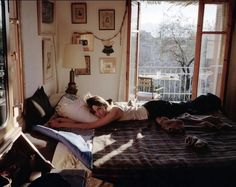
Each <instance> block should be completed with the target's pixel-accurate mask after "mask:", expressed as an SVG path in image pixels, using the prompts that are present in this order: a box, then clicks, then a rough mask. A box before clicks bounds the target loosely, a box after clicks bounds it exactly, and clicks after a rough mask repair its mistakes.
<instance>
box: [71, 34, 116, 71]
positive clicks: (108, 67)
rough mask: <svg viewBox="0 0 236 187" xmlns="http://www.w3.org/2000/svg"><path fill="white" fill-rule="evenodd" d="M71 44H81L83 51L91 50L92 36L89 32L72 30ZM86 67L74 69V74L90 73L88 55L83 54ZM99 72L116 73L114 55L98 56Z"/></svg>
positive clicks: (92, 44)
mask: <svg viewBox="0 0 236 187" xmlns="http://www.w3.org/2000/svg"><path fill="white" fill-rule="evenodd" d="M72 43H73V44H78V43H79V44H82V45H83V47H84V51H93V46H94V36H93V34H92V33H90V32H86V33H79V32H74V33H73V34H72ZM85 62H86V68H84V69H76V71H75V74H76V75H90V74H91V68H90V56H85ZM99 66H100V68H99V69H100V73H102V74H113V73H116V58H115V57H104V58H99Z"/></svg>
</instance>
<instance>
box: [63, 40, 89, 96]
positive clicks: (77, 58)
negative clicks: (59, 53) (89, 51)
mask: <svg viewBox="0 0 236 187" xmlns="http://www.w3.org/2000/svg"><path fill="white" fill-rule="evenodd" d="M63 67H65V68H71V70H70V82H69V83H68V87H67V89H66V93H69V94H76V93H77V91H78V89H77V88H76V83H75V71H74V69H75V68H86V64H85V57H84V50H83V46H82V45H80V44H67V45H66V46H65V49H64V58H63Z"/></svg>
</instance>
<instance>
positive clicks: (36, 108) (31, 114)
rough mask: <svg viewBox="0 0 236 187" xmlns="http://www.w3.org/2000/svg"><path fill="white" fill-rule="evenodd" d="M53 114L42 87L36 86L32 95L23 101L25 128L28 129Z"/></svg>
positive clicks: (42, 122) (45, 120)
mask: <svg viewBox="0 0 236 187" xmlns="http://www.w3.org/2000/svg"><path fill="white" fill-rule="evenodd" d="M53 114H54V108H53V107H52V106H51V104H50V102H49V99H48V96H47V95H46V93H45V92H44V88H43V87H41V88H38V89H37V90H36V91H35V93H34V94H33V96H31V97H30V98H27V99H26V100H25V103H24V112H23V116H24V119H25V124H26V130H30V129H31V127H32V126H33V125H36V124H40V125H42V124H44V123H46V122H47V121H48V120H49V119H50V118H51V116H52V115H53Z"/></svg>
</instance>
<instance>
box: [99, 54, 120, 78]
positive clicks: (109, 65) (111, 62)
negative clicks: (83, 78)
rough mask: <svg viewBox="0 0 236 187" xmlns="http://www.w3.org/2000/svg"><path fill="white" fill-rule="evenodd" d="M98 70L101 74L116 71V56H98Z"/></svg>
mask: <svg viewBox="0 0 236 187" xmlns="http://www.w3.org/2000/svg"><path fill="white" fill-rule="evenodd" d="M99 61H100V72H101V73H103V74H111V73H116V58H113V57H112V58H100V59H99Z"/></svg>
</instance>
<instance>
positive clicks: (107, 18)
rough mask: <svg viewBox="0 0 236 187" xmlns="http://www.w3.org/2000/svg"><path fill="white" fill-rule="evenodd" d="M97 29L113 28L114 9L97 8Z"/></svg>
mask: <svg viewBox="0 0 236 187" xmlns="http://www.w3.org/2000/svg"><path fill="white" fill-rule="evenodd" d="M98 18H99V30H115V9H100V10H98Z"/></svg>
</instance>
